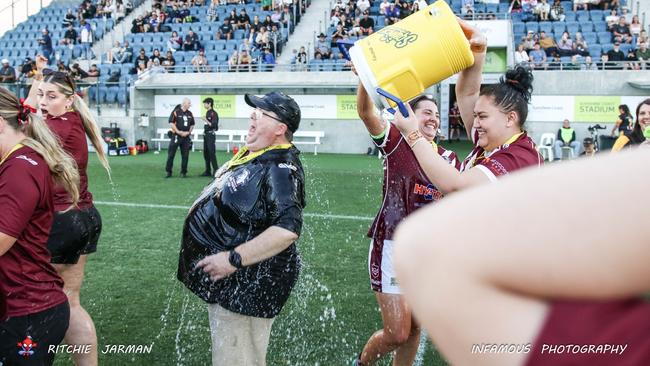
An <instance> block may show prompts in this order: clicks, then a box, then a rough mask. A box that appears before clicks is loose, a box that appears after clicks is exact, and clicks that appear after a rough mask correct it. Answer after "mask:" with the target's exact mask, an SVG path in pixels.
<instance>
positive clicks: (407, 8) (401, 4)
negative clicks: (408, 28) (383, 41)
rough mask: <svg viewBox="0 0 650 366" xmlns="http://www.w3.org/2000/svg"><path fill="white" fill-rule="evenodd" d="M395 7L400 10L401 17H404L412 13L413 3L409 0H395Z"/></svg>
mask: <svg viewBox="0 0 650 366" xmlns="http://www.w3.org/2000/svg"><path fill="white" fill-rule="evenodd" d="M395 7H396V8H397V10H399V18H400V19H404V18H406V17H407V16H409V15H411V3H410V2H407V1H399V0H395Z"/></svg>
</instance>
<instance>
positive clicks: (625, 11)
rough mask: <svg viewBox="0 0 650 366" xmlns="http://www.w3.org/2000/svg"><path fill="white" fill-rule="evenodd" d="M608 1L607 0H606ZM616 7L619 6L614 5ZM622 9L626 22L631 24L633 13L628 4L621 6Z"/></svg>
mask: <svg viewBox="0 0 650 366" xmlns="http://www.w3.org/2000/svg"><path fill="white" fill-rule="evenodd" d="M605 1H606V0H605ZM614 8H615V9H618V8H619V6H618V5H617V6H614ZM620 9H621V16H622V17H624V18H625V23H627V24H630V23H631V22H632V14H631V13H630V9H628V7H627V6H622V7H620Z"/></svg>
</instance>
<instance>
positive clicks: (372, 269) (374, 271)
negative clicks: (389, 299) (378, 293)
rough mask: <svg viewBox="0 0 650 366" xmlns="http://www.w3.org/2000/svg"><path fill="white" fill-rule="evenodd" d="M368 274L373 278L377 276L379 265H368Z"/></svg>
mask: <svg viewBox="0 0 650 366" xmlns="http://www.w3.org/2000/svg"><path fill="white" fill-rule="evenodd" d="M370 274H371V275H372V277H373V278H377V277H379V266H378V265H376V264H374V263H373V264H372V265H371V266H370Z"/></svg>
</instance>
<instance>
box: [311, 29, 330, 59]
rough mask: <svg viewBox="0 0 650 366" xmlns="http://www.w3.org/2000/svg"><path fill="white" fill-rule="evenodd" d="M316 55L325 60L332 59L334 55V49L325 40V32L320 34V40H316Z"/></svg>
mask: <svg viewBox="0 0 650 366" xmlns="http://www.w3.org/2000/svg"><path fill="white" fill-rule="evenodd" d="M316 55H320V56H321V58H322V59H324V60H325V59H330V58H331V57H332V49H331V48H330V45H329V44H328V43H327V41H326V40H325V34H323V33H321V34H319V35H318V41H317V42H316V47H315V50H314V56H316Z"/></svg>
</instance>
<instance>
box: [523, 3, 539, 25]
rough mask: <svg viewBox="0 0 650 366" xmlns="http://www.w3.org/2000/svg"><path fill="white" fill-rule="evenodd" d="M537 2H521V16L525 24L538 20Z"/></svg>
mask: <svg viewBox="0 0 650 366" xmlns="http://www.w3.org/2000/svg"><path fill="white" fill-rule="evenodd" d="M536 11H537V0H521V14H522V20H523V21H524V22H526V21H530V20H537V14H536Z"/></svg>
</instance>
